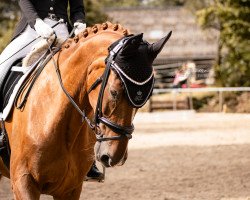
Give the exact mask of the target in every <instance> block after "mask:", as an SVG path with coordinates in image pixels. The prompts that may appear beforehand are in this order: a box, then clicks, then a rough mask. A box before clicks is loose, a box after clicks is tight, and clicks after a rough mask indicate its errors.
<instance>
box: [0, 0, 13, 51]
mask: <svg viewBox="0 0 250 200" xmlns="http://www.w3.org/2000/svg"><path fill="white" fill-rule="evenodd" d="M0 13H1V14H0V21H1V29H0V52H1V50H2V49H3V48H4V47H5V46H6V45H7V43H8V41H9V40H10V39H11V36H12V33H13V30H14V27H15V24H16V21H17V2H16V1H14V0H11V1H10V0H1V2H0Z"/></svg>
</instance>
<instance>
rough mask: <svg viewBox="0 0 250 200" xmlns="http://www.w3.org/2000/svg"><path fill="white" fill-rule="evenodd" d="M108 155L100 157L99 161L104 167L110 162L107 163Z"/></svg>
mask: <svg viewBox="0 0 250 200" xmlns="http://www.w3.org/2000/svg"><path fill="white" fill-rule="evenodd" d="M109 159H110V158H109V156H108V155H102V156H101V158H100V161H101V162H102V164H103V165H104V166H105V167H110V164H109Z"/></svg>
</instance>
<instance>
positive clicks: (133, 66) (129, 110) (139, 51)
mask: <svg viewBox="0 0 250 200" xmlns="http://www.w3.org/2000/svg"><path fill="white" fill-rule="evenodd" d="M170 36H171V32H170V33H169V34H168V35H167V36H166V37H164V38H162V39H161V40H159V41H158V42H156V43H153V44H149V43H148V42H147V41H144V40H143V34H138V35H128V36H125V37H123V38H121V39H118V40H117V41H116V42H114V43H113V44H112V45H110V47H109V55H108V57H107V58H106V60H105V66H103V63H102V64H101V63H98V64H97V65H95V67H92V68H90V70H89V74H88V76H89V78H88V85H89V102H90V104H91V106H92V108H93V110H94V127H95V132H96V134H97V142H96V144H95V154H96V159H97V160H98V161H100V162H101V163H102V164H103V165H104V166H105V167H112V166H115V165H123V164H124V163H125V161H126V158H127V146H128V141H129V139H131V138H132V132H133V131H134V126H133V119H134V116H135V114H136V112H137V110H138V108H140V107H142V106H143V105H144V104H145V103H146V102H147V100H148V99H149V97H150V95H151V94H152V90H153V85H154V72H153V67H152V65H153V61H154V59H155V58H156V57H157V55H158V54H159V53H160V52H161V50H162V48H163V47H164V45H165V44H166V42H167V41H168V39H169V38H170ZM93 77H94V78H93ZM94 79H95V80H96V81H93V80H94Z"/></svg>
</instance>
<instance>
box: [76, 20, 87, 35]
mask: <svg viewBox="0 0 250 200" xmlns="http://www.w3.org/2000/svg"><path fill="white" fill-rule="evenodd" d="M74 27H75V35H78V34H79V33H80V32H82V31H83V30H84V29H86V24H85V23H81V22H75V23H74Z"/></svg>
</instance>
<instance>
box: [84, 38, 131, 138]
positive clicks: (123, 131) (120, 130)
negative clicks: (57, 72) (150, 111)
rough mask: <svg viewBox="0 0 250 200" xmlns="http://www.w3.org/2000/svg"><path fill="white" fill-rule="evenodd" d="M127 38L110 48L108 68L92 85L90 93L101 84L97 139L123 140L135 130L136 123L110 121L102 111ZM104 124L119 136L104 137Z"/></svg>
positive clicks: (97, 112)
mask: <svg viewBox="0 0 250 200" xmlns="http://www.w3.org/2000/svg"><path fill="white" fill-rule="evenodd" d="M126 40H127V38H126V37H125V38H123V39H122V40H120V42H119V43H118V44H117V45H116V46H115V47H114V48H113V49H109V50H110V51H109V56H108V57H107V58H106V68H105V70H104V73H103V75H102V76H101V77H100V78H98V79H97V80H96V81H95V82H94V83H93V85H92V86H91V87H90V90H89V91H88V93H90V92H91V91H92V90H93V89H94V88H95V87H96V86H97V85H99V84H100V83H102V84H101V88H100V91H99V95H98V100H97V105H96V110H95V116H94V127H95V133H96V136H97V141H109V140H121V139H123V138H124V137H125V138H128V139H131V138H132V133H133V132H134V125H133V124H131V125H130V126H120V125H119V124H116V123H114V122H112V121H110V120H109V119H108V118H106V117H104V115H103V113H102V102H103V95H104V91H105V88H106V85H107V82H108V78H109V74H110V71H111V69H112V65H113V63H114V59H115V57H116V55H117V54H118V52H119V51H120V50H121V48H122V47H123V45H124V43H125V42H126ZM100 124H104V125H105V126H107V127H108V128H110V129H111V130H112V131H113V132H115V133H117V134H118V136H112V137H104V135H103V134H101V133H99V131H98V129H99V125H100Z"/></svg>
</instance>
